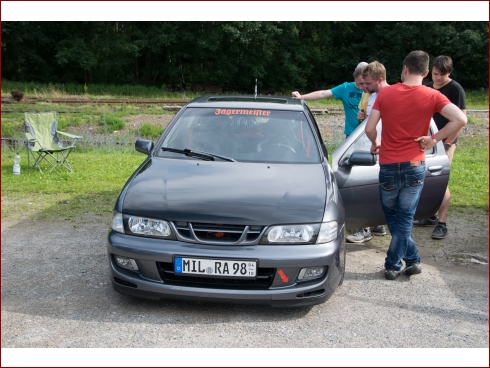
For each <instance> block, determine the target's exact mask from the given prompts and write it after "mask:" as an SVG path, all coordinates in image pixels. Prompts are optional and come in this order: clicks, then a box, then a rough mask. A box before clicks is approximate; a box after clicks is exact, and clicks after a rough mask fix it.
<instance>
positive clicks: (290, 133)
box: [158, 108, 320, 163]
mask: <svg viewBox="0 0 490 368" xmlns="http://www.w3.org/2000/svg"><path fill="white" fill-rule="evenodd" d="M192 152H197V153H200V155H199V154H196V155H193V154H192ZM206 153H207V154H208V156H210V157H213V158H212V160H216V161H224V162H225V161H226V162H234V161H246V162H280V163H317V162H319V157H320V156H319V153H318V148H317V143H316V141H315V139H314V136H313V133H312V131H311V127H310V124H309V123H308V122H307V120H306V116H305V114H304V113H302V112H300V111H282V110H255V109H228V108H227V109H220V108H218V109H217V108H188V109H187V110H186V111H184V113H183V114H182V115H181V116H180V118H179V120H178V121H177V122H176V123H175V124H173V126H172V128H171V130H170V131H169V132H168V134H167V135H166V137H165V140H164V141H163V143H162V146H161V147H160V149H159V150H158V155H159V156H160V157H171V158H179V159H206V156H205V155H203V154H206Z"/></svg>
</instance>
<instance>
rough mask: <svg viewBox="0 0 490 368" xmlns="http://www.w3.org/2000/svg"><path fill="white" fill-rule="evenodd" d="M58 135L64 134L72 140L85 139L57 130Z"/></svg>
mask: <svg viewBox="0 0 490 368" xmlns="http://www.w3.org/2000/svg"><path fill="white" fill-rule="evenodd" d="M56 133H58V134H62V135H65V136H67V137H68V138H72V139H82V138H83V137H81V136H79V135H74V134H68V133H65V132H62V131H59V130H57V131H56Z"/></svg>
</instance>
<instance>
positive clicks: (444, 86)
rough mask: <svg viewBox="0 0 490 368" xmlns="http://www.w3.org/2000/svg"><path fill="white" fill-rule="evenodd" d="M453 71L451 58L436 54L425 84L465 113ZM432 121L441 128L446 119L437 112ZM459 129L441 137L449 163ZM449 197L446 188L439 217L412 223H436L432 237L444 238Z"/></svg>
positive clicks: (461, 92)
mask: <svg viewBox="0 0 490 368" xmlns="http://www.w3.org/2000/svg"><path fill="white" fill-rule="evenodd" d="M452 71H453V60H452V59H451V58H450V57H449V56H445V55H441V56H438V57H437V58H436V59H435V60H434V62H433V63H432V80H433V81H432V82H430V83H428V84H426V86H427V87H430V88H434V89H437V90H438V91H439V92H441V93H442V94H443V95H445V96H446V97H447V98H448V99H449V101H451V102H452V103H453V104H455V105H456V106H458V107H459V108H460V109H461V111H463V112H464V113H465V114H466V100H465V92H464V89H463V87H461V85H460V84H459V83H458V82H456V81H455V80H453V79H451V78H449V75H450V74H451V72H452ZM433 118H434V121H435V122H436V125H437V128H438V129H439V130H441V129H442V128H444V127H445V126H446V124H447V122H448V120H447V119H446V118H445V117H444V116H442V115H441V114H439V113H435V114H434V116H433ZM460 132H461V131H459V132H457V133H456V134H454V135H452V136H450V137H447V138H446V139H443V141H444V148H445V149H446V154H447V156H448V158H449V164H451V162H452V161H453V156H454V151H455V150H456V142H457V140H458V139H457V137H458V135H459V133H460ZM450 199H451V193H450V192H449V188H446V193H445V194H444V198H443V200H442V203H441V206H440V207H439V211H438V214H439V217H437V216H436V215H434V216H432V217H430V218H428V219H423V220H420V221H415V222H414V223H413V224H414V225H416V226H426V225H436V227H435V229H434V231H433V232H432V238H433V239H444V237H445V236H446V234H447V227H446V218H447V213H448V210H449V201H450Z"/></svg>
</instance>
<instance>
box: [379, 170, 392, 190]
mask: <svg viewBox="0 0 490 368" xmlns="http://www.w3.org/2000/svg"><path fill="white" fill-rule="evenodd" d="M379 186H380V187H381V188H382V189H384V190H393V189H395V177H394V176H392V175H385V174H381V173H380V174H379Z"/></svg>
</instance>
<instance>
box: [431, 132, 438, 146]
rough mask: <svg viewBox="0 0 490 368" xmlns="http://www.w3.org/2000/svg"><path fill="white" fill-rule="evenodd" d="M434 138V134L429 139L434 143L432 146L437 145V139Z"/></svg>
mask: <svg viewBox="0 0 490 368" xmlns="http://www.w3.org/2000/svg"><path fill="white" fill-rule="evenodd" d="M434 136H435V134H432V135H431V136H430V138H431V139H432V142H434V144H437V139H436V138H435V137H434Z"/></svg>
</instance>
